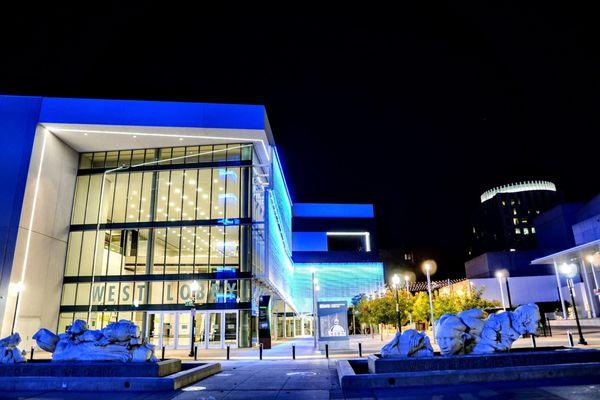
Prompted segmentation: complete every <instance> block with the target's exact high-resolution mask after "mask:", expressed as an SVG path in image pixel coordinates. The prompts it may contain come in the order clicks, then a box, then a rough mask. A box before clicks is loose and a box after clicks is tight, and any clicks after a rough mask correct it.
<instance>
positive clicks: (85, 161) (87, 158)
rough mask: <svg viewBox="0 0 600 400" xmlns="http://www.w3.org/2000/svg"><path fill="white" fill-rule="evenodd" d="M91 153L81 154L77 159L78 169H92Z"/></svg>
mask: <svg viewBox="0 0 600 400" xmlns="http://www.w3.org/2000/svg"><path fill="white" fill-rule="evenodd" d="M93 156H94V154H93V153H83V154H81V156H80V157H79V169H88V168H92V157H93Z"/></svg>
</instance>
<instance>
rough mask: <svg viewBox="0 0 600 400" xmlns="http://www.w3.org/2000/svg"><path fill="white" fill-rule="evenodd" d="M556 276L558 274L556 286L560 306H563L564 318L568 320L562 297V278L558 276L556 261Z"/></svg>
mask: <svg viewBox="0 0 600 400" xmlns="http://www.w3.org/2000/svg"><path fill="white" fill-rule="evenodd" d="M554 274H556V286H557V287H558V296H559V297H560V304H561V306H562V312H563V318H564V319H567V309H566V307H565V299H564V298H563V295H562V290H561V287H560V276H559V275H558V266H557V265H556V261H554Z"/></svg>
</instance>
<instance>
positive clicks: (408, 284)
mask: <svg viewBox="0 0 600 400" xmlns="http://www.w3.org/2000/svg"><path fill="white" fill-rule="evenodd" d="M404 282H406V299H407V300H408V301H410V276H408V274H406V275H404ZM408 323H409V324H410V325H411V326H412V313H411V312H410V310H409V312H408Z"/></svg>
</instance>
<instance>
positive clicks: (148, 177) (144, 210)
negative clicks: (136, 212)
mask: <svg viewBox="0 0 600 400" xmlns="http://www.w3.org/2000/svg"><path fill="white" fill-rule="evenodd" d="M152 176H153V173H152V172H145V173H144V175H143V177H142V192H141V199H140V201H141V203H140V204H141V206H140V221H141V222H148V221H150V217H151V214H150V213H151V210H150V205H151V204H152Z"/></svg>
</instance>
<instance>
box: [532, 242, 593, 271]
mask: <svg viewBox="0 0 600 400" xmlns="http://www.w3.org/2000/svg"><path fill="white" fill-rule="evenodd" d="M598 251H600V239H598V240H594V241H591V242H588V243H585V244H582V245H579V246H575V247H571V248H569V249H566V250H562V251H559V252H557V253H553V254H549V255H547V256H544V257H540V258H536V259H535V260H533V261H531V263H530V264H532V265H539V264H554V263H557V264H560V263H563V262H570V261H573V259H576V258H582V257H586V256H589V255H593V254H594V253H596V252H598Z"/></svg>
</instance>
